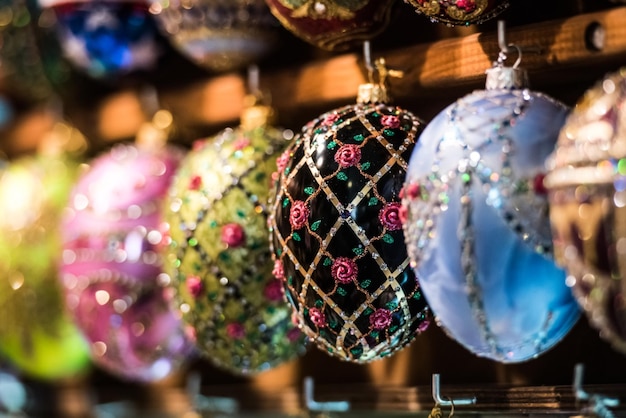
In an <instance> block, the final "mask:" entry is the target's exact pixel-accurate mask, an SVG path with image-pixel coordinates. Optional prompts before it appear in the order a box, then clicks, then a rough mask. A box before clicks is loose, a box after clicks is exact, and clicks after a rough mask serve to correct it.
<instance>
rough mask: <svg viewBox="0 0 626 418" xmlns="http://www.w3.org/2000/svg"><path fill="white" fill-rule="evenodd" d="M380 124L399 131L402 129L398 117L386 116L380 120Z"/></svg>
mask: <svg viewBox="0 0 626 418" xmlns="http://www.w3.org/2000/svg"><path fill="white" fill-rule="evenodd" d="M380 122H381V123H382V124H383V126H386V127H387V128H391V129H397V128H399V127H400V119H399V118H398V117H397V116H393V115H385V116H383V117H382V118H380Z"/></svg>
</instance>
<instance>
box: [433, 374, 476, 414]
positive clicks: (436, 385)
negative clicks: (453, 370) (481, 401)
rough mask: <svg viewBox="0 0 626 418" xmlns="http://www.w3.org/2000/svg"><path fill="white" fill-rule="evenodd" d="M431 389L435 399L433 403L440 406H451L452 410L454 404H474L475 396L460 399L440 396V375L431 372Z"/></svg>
mask: <svg viewBox="0 0 626 418" xmlns="http://www.w3.org/2000/svg"><path fill="white" fill-rule="evenodd" d="M432 383H433V384H432V390H433V400H434V401H435V403H437V404H439V405H441V406H451V407H452V408H453V409H452V411H454V406H455V405H456V406H461V405H475V404H476V397H473V398H460V399H452V398H449V397H446V398H445V399H444V398H442V397H441V391H440V389H441V383H440V376H439V374H433V382H432Z"/></svg>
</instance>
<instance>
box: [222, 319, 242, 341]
mask: <svg viewBox="0 0 626 418" xmlns="http://www.w3.org/2000/svg"><path fill="white" fill-rule="evenodd" d="M226 334H228V336H229V337H230V338H232V339H234V340H240V339H242V338H243V337H245V336H246V330H245V328H244V327H243V325H242V324H240V323H239V322H231V323H230V324H228V325H226Z"/></svg>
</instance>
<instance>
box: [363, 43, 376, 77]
mask: <svg viewBox="0 0 626 418" xmlns="http://www.w3.org/2000/svg"><path fill="white" fill-rule="evenodd" d="M363 60H364V61H365V69H366V70H367V81H368V82H369V83H374V65H373V64H372V46H371V44H370V41H365V42H363Z"/></svg>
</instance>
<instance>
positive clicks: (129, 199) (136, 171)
mask: <svg viewBox="0 0 626 418" xmlns="http://www.w3.org/2000/svg"><path fill="white" fill-rule="evenodd" d="M182 157H183V153H182V152H181V151H180V150H179V149H177V148H173V147H162V148H157V149H148V148H140V147H137V146H134V145H124V144H119V145H116V146H114V147H113V148H112V150H111V151H110V152H109V153H106V154H103V155H101V156H100V157H98V158H96V159H95V160H94V161H93V162H92V163H91V165H90V167H89V169H88V170H87V171H86V172H85V173H84V174H83V175H82V176H81V177H80V179H79V180H78V182H77V183H76V185H75V186H74V188H73V190H72V193H71V195H70V199H69V204H68V207H67V208H66V216H65V217H64V219H63V222H62V224H61V228H62V233H63V253H62V254H63V257H62V264H61V280H62V283H63V285H64V287H65V291H66V301H67V306H68V308H69V309H70V312H71V314H72V315H73V318H74V320H75V322H76V323H77V324H78V326H79V328H80V329H81V330H82V332H83V333H84V334H85V336H86V338H87V340H88V342H89V344H90V347H91V352H92V356H93V360H94V362H95V363H96V364H98V365H100V366H102V367H103V368H104V369H106V370H108V371H110V372H112V373H114V374H116V375H118V376H120V377H123V378H127V379H131V380H139V381H152V380H158V379H161V378H164V377H166V376H167V375H169V374H170V373H172V372H174V371H176V370H177V369H178V368H179V367H180V366H181V365H182V364H183V363H184V361H185V360H186V357H187V356H188V355H189V354H190V352H191V343H190V341H189V339H188V338H187V336H186V334H185V332H184V329H183V326H182V323H181V321H180V319H179V318H178V317H177V316H176V314H175V312H174V310H173V309H171V307H170V306H169V304H168V301H169V295H168V292H167V289H166V288H165V285H167V284H168V283H169V276H168V275H167V274H166V273H164V272H163V249H164V247H165V246H166V243H167V235H166V229H165V227H164V223H163V220H162V218H161V213H160V211H161V204H162V200H163V199H164V198H165V195H166V192H167V188H168V187H169V185H170V182H171V178H172V176H173V174H174V171H175V170H176V168H177V167H178V164H179V162H180V160H181V159H182Z"/></svg>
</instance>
